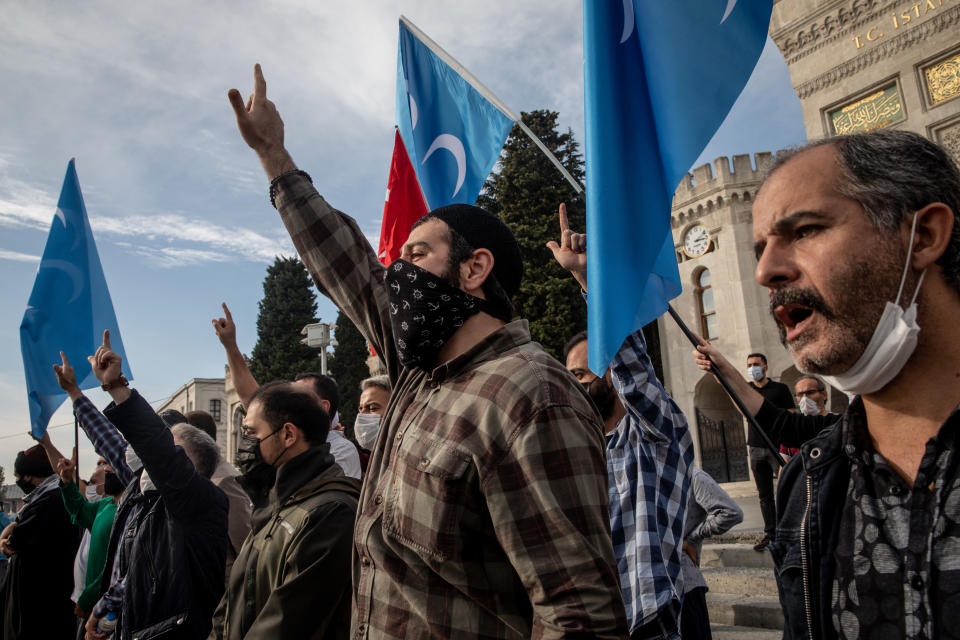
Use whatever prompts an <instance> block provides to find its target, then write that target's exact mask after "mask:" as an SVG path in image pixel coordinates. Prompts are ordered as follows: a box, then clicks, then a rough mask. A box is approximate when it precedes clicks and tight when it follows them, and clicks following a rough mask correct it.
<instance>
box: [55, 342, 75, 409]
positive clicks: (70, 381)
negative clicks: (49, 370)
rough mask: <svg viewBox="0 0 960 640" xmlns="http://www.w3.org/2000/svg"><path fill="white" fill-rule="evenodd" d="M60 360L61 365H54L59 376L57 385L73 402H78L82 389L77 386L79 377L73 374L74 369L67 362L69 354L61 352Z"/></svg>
mask: <svg viewBox="0 0 960 640" xmlns="http://www.w3.org/2000/svg"><path fill="white" fill-rule="evenodd" d="M60 360H61V364H55V365H53V372H54V373H56V374H57V384H59V385H60V388H61V389H63V390H64V391H66V392H67V395H69V396H70V399H71V400H76V398H77V396H79V395H80V394H81V391H80V387H79V386H77V375H76V374H75V373H74V372H73V367H71V366H70V361H69V360H67V354H65V353H64V352H63V351H61V352H60Z"/></svg>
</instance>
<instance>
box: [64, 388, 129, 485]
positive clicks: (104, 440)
mask: <svg viewBox="0 0 960 640" xmlns="http://www.w3.org/2000/svg"><path fill="white" fill-rule="evenodd" d="M73 413H74V415H76V416H77V419H78V420H79V421H80V428H81V429H83V432H84V433H85V434H87V437H88V438H90V442H92V443H93V449H94V451H96V452H97V453H99V454H100V455H102V456H103V457H104V458H106V459H107V462H109V463H110V466H111V467H113V470H114V472H115V473H116V474H117V478H119V479H120V482H122V483H123V484H124V486H126V485H127V484H129V483H130V481H131V480H132V479H133V471H131V470H130V467H129V466H128V465H127V455H126V454H127V441H126V440H124V439H123V436H122V435H120V432H119V431H117V428H116V427H115V426H113V423H112V422H110V420H109V419H108V418H107V416H105V415H103V413H102V412H101V411H100V410H99V409H97V407H96V406H95V405H94V404H93V402H91V401H90V398H88V397H87V396H84V395H81V396H80V397H79V398H77V400H76V402H74V403H73Z"/></svg>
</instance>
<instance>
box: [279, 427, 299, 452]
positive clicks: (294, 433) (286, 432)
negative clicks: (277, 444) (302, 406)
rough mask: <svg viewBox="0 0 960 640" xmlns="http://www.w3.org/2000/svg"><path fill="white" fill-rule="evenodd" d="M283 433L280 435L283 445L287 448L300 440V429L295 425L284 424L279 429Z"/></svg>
mask: <svg viewBox="0 0 960 640" xmlns="http://www.w3.org/2000/svg"><path fill="white" fill-rule="evenodd" d="M280 428H281V429H282V430H283V432H282V433H281V434H280V435H281V436H282V437H283V443H284V444H285V445H287V446H288V447H291V446H293V445H295V444H297V442H298V441H299V440H300V429H298V428H297V425H295V424H293V423H292V422H284V423H283V426H282V427H280Z"/></svg>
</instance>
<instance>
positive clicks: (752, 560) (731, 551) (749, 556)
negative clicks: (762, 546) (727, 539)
mask: <svg viewBox="0 0 960 640" xmlns="http://www.w3.org/2000/svg"><path fill="white" fill-rule="evenodd" d="M700 567H701V568H705V569H716V568H718V567H747V568H750V569H770V570H771V571H772V570H773V558H772V557H771V555H770V552H769V551H766V550H764V551H754V550H753V546H752V545H749V544H729V543H724V544H704V545H703V549H702V550H701V551H700Z"/></svg>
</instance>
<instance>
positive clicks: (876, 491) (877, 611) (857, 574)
mask: <svg viewBox="0 0 960 640" xmlns="http://www.w3.org/2000/svg"><path fill="white" fill-rule="evenodd" d="M958 422H960V410H955V411H954V412H953V413H952V414H951V415H950V417H949V418H948V419H947V421H946V422H945V423H944V424H943V426H942V427H941V428H940V432H939V433H938V434H937V436H936V437H934V438H931V439H930V440H929V441H927V445H926V450H925V451H924V454H923V459H922V460H921V462H920V468H919V470H918V471H917V475H916V478H915V479H914V483H913V488H912V489H911V488H910V487H909V486H908V484H907V483H906V482H905V481H904V480H903V478H901V477H900V475H899V474H897V472H896V471H895V470H894V469H893V468H892V467H891V466H890V464H889V463H888V462H887V461H886V460H884V458H883V456H881V455H880V454H879V453H877V452H876V450H875V449H874V448H873V445H872V444H871V442H870V435H869V433H868V432H867V424H866V415H865V414H864V411H863V403H862V402H861V401H860V399H859V398H858V399H857V400H855V401H854V403H853V404H851V406H850V409H849V410H848V412H847V414H846V416H845V417H844V423H843V426H842V428H843V430H844V432H843V446H844V453H845V454H846V455H847V456H848V457H849V458H850V461H851V467H850V484H849V488H848V490H847V504H846V507H845V508H844V510H843V513H844V515H843V519H842V520H841V522H840V535H839V543H838V545H837V552H836V559H837V576H836V580H835V581H834V592H833V623H834V627H835V628H836V629H837V630H838V631H839V636H840V637H841V638H849V639H855V638H911V639H915V640H922V639H932V638H960V473H958V471H960V469H958V465H960V461H958V460H957V456H956V455H955V452H956V445H957V435H956V431H957V426H958Z"/></svg>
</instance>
